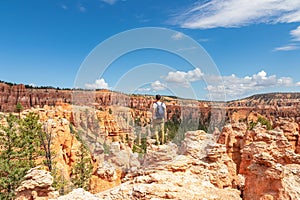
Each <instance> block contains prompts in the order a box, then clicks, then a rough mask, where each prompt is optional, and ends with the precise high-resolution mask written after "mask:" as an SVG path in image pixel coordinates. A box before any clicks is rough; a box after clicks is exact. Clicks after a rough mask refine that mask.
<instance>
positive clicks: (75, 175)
mask: <svg viewBox="0 0 300 200" xmlns="http://www.w3.org/2000/svg"><path fill="white" fill-rule="evenodd" d="M80 151H81V155H80V156H79V159H78V160H77V163H76V164H75V166H74V167H73V171H72V182H73V184H74V185H75V186H76V187H78V188H83V189H85V190H89V185H90V179H91V176H92V171H93V166H92V163H91V158H90V157H89V155H88V150H87V148H86V147H85V146H84V145H83V144H82V145H81V146H80Z"/></svg>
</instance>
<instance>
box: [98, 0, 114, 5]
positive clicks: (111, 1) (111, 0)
mask: <svg viewBox="0 0 300 200" xmlns="http://www.w3.org/2000/svg"><path fill="white" fill-rule="evenodd" d="M101 1H103V2H104V3H107V4H109V5H114V4H115V3H116V2H117V0H101Z"/></svg>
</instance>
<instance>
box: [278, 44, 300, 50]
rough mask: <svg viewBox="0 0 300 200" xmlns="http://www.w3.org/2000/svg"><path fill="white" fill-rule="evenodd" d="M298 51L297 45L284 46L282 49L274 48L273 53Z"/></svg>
mask: <svg viewBox="0 0 300 200" xmlns="http://www.w3.org/2000/svg"><path fill="white" fill-rule="evenodd" d="M297 49H299V46H297V45H286V46H282V47H276V48H275V49H274V51H293V50H297Z"/></svg>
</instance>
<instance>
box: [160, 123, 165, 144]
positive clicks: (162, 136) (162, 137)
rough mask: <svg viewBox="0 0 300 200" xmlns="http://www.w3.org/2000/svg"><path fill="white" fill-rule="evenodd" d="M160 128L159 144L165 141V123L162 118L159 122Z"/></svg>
mask: <svg viewBox="0 0 300 200" xmlns="http://www.w3.org/2000/svg"><path fill="white" fill-rule="evenodd" d="M160 130H161V144H164V143H165V123H164V120H162V122H161V123H160Z"/></svg>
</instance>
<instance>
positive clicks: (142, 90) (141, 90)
mask: <svg viewBox="0 0 300 200" xmlns="http://www.w3.org/2000/svg"><path fill="white" fill-rule="evenodd" d="M150 90H151V88H139V89H137V91H138V92H149V91H150Z"/></svg>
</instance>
